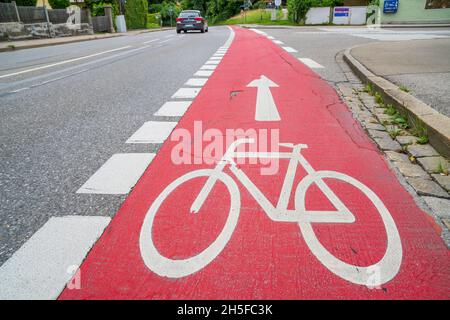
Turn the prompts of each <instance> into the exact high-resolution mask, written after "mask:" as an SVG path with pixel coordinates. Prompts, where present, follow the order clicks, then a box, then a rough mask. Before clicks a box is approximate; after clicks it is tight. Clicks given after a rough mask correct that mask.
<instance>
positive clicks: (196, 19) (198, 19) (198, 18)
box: [195, 17, 203, 21]
mask: <svg viewBox="0 0 450 320" xmlns="http://www.w3.org/2000/svg"><path fill="white" fill-rule="evenodd" d="M195 21H203V18H200V17H197V18H195Z"/></svg>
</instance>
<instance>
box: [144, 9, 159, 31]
mask: <svg viewBox="0 0 450 320" xmlns="http://www.w3.org/2000/svg"><path fill="white" fill-rule="evenodd" d="M160 17H161V16H160V15H159V13H149V14H147V29H155V28H159V27H160V26H161V20H160V19H161V18H160Z"/></svg>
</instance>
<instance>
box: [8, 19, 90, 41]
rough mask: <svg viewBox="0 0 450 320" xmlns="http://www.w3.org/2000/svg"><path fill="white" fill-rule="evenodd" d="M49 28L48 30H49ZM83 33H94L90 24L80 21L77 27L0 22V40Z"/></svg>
mask: <svg viewBox="0 0 450 320" xmlns="http://www.w3.org/2000/svg"><path fill="white" fill-rule="evenodd" d="M49 28H50V31H49ZM85 34H94V31H93V29H92V26H91V25H89V24H88V23H81V24H80V26H79V28H77V29H72V28H69V27H68V25H67V24H65V23H58V24H52V23H49V24H47V23H45V22H44V23H32V24H23V23H20V22H7V23H0V40H22V39H39V38H50V37H68V36H77V35H85Z"/></svg>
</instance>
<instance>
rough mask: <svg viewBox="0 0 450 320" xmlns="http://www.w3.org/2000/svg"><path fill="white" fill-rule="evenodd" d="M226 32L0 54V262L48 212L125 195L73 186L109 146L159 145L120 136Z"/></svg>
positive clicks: (70, 211)
mask: <svg viewBox="0 0 450 320" xmlns="http://www.w3.org/2000/svg"><path fill="white" fill-rule="evenodd" d="M228 35H229V30H228V29H227V28H226V27H220V28H210V32H208V33H205V34H200V33H189V34H181V35H177V34H176V33H175V31H162V32H154V33H147V34H140V35H135V36H124V37H118V38H110V39H104V40H95V41H87V42H79V43H73V44H66V45H58V46H52V47H43V48H36V49H28V50H21V51H17V52H6V53H0V150H1V151H0V190H1V192H0V265H1V264H2V263H3V262H4V261H6V260H7V259H8V258H9V257H10V256H11V255H12V254H13V253H14V252H15V251H16V250H17V249H18V248H19V247H20V246H21V245H22V244H23V243H24V242H25V241H26V240H27V239H28V238H29V237H30V236H31V235H33V233H34V232H36V231H37V230H38V229H39V228H40V227H42V225H43V224H45V223H46V222H47V221H48V219H49V218H50V217H52V216H64V215H96V216H99V215H103V216H113V215H114V214H115V212H116V211H117V210H118V208H119V206H120V204H121V203H122V202H123V200H124V199H125V197H126V196H125V195H123V196H122V195H98V194H96V195H90V194H77V193H76V191H77V190H78V188H79V187H80V186H81V185H83V183H85V182H86V180H87V179H88V178H89V177H90V176H91V175H92V174H93V173H95V171H96V170H97V169H98V168H99V167H100V166H101V165H102V164H103V163H105V161H106V160H108V159H109V158H110V157H111V156H112V155H113V154H114V153H123V152H149V151H150V152H153V151H155V150H157V149H158V148H159V145H148V144H125V141H126V140H127V139H128V138H129V137H130V136H131V135H132V134H133V133H134V132H135V131H136V130H137V129H138V128H139V127H140V126H141V125H142V123H143V122H144V121H149V120H152V119H153V118H154V116H153V114H154V112H156V111H157V110H158V109H159V108H160V107H161V105H162V104H163V103H164V102H165V101H167V100H168V99H169V98H170V97H171V95H172V94H173V93H174V92H175V91H176V90H177V89H178V88H179V87H180V86H182V84H183V83H184V82H186V80H187V79H189V78H190V77H192V75H193V74H194V72H195V71H197V70H198V69H199V67H201V66H202V65H203V64H204V63H205V62H206V60H207V59H208V58H209V57H210V56H211V55H212V54H213V53H214V52H215V51H216V50H217V48H218V47H219V46H221V45H222V44H223V43H224V42H225V40H226V39H227V37H228ZM116 49H119V50H116ZM110 50H115V51H110ZM105 51H107V52H105ZM86 56H89V57H87V58H83V59H79V60H76V61H69V62H67V63H63V64H59V65H54V66H51V67H45V66H47V65H49V64H55V63H61V62H63V61H67V60H70V59H78V58H80V57H86ZM42 67H43V68H42ZM36 68H40V69H37V70H34V71H31V72H28V70H30V69H36ZM23 71H25V72H24V73H20V72H23ZM159 120H161V117H159ZM149 149H150V150H149Z"/></svg>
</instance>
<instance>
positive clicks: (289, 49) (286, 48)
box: [283, 47, 298, 52]
mask: <svg viewBox="0 0 450 320" xmlns="http://www.w3.org/2000/svg"><path fill="white" fill-rule="evenodd" d="M283 49H284V50H286V51H287V52H298V51H297V50H295V49H294V48H291V47H283Z"/></svg>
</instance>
